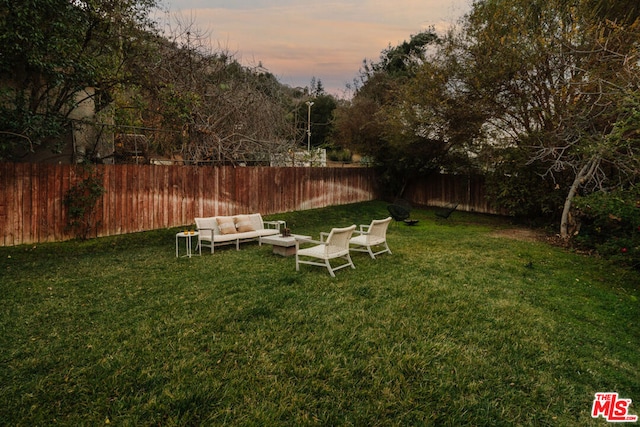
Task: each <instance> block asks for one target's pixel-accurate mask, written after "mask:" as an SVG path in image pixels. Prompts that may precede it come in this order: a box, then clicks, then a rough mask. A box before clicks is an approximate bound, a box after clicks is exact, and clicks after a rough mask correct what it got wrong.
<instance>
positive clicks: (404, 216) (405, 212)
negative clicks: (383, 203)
mask: <svg viewBox="0 0 640 427" xmlns="http://www.w3.org/2000/svg"><path fill="white" fill-rule="evenodd" d="M387 210H388V211H389V214H390V215H391V218H393V219H394V220H395V221H396V223H397V222H400V221H402V222H404V223H405V224H407V225H414V224H416V223H417V222H418V220H416V219H411V218H410V216H411V208H410V207H409V206H408V204H407V205H405V206H403V205H400V204H396V203H394V204H392V205H389V206H387Z"/></svg>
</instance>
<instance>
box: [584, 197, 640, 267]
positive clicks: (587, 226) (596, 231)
mask: <svg viewBox="0 0 640 427" xmlns="http://www.w3.org/2000/svg"><path fill="white" fill-rule="evenodd" d="M575 207H576V220H578V221H579V222H580V232H579V233H578V235H577V236H576V237H575V242H576V244H578V245H579V246H580V247H582V248H585V249H594V250H596V251H597V252H598V253H599V254H600V255H602V256H604V257H606V258H610V259H613V260H615V261H616V262H621V263H624V264H627V265H631V266H633V267H634V268H637V269H640V186H635V187H631V188H629V189H625V190H618V191H614V192H611V193H603V192H598V193H593V194H591V195H589V196H585V197H578V198H577V199H576V201H575Z"/></svg>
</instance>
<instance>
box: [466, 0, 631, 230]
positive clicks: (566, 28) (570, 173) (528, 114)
mask: <svg viewBox="0 0 640 427" xmlns="http://www.w3.org/2000/svg"><path fill="white" fill-rule="evenodd" d="M614 3H615V4H614ZM619 3H625V4H626V6H628V7H621V6H620V4H619ZM621 11H624V12H625V13H622V14H619V13H620V12H621ZM638 16H639V15H638V6H637V2H634V1H624V2H611V1H606V0H583V1H579V2H572V3H571V4H569V3H568V2H565V1H562V0H552V1H539V0H533V1H531V0H527V1H524V0H522V1H520V0H517V1H505V0H487V1H483V2H477V3H474V7H473V10H472V12H471V13H470V14H469V16H468V17H467V20H466V25H465V27H464V40H463V43H462V47H461V49H460V50H459V51H458V54H459V56H460V57H461V58H463V60H464V61H465V66H464V67H463V68H465V69H466V70H467V71H466V74H465V77H464V87H465V88H467V89H468V90H470V91H473V92H475V93H476V94H477V96H478V98H480V99H482V103H483V105H484V108H485V109H486V110H487V112H488V113H489V118H488V120H487V124H486V127H488V128H490V129H491V130H492V134H493V135H499V138H500V140H501V141H503V142H505V143H506V145H507V146H511V147H517V148H518V149H520V150H522V151H523V152H524V153H525V158H526V159H527V163H528V164H529V165H532V164H546V165H547V166H546V169H545V171H544V173H543V175H544V177H545V178H547V179H549V180H552V181H553V182H555V183H556V184H557V186H558V187H559V188H560V189H561V190H563V191H565V201H564V205H563V207H562V214H561V226H560V234H561V235H562V236H563V237H568V226H569V212H570V209H571V203H572V200H573V198H574V197H575V195H576V194H577V193H578V192H579V191H581V190H582V191H587V192H589V191H596V190H605V189H607V188H611V187H615V186H617V185H620V183H622V182H623V181H628V180H629V179H631V180H635V179H637V177H638V172H637V169H635V170H634V168H633V167H631V168H630V167H629V165H633V164H637V159H638V157H637V156H638V152H637V148H636V147H635V146H633V145H632V144H629V141H628V140H626V139H625V138H615V137H614V135H615V134H616V133H615V132H614V130H615V129H616V123H618V122H619V121H620V120H623V121H624V120H625V117H626V116H627V113H628V112H629V110H628V108H626V107H624V106H623V104H624V103H622V104H621V102H620V100H623V99H629V98H630V97H632V98H633V97H635V94H637V91H638V78H637V76H638V71H639V70H638V62H637V57H638V52H637V49H638V41H639V40H640V37H639V32H638V30H639V29H640V28H639V25H640V21H639V20H638ZM461 40H462V39H461ZM634 58H635V59H634ZM493 143H495V141H493ZM522 166H526V165H522Z"/></svg>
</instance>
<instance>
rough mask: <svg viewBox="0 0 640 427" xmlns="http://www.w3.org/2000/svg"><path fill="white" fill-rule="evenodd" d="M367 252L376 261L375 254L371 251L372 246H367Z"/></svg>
mask: <svg viewBox="0 0 640 427" xmlns="http://www.w3.org/2000/svg"><path fill="white" fill-rule="evenodd" d="M367 252H369V256H371V258H373V259H376V256H375V254H374V253H373V251H372V250H371V246H367Z"/></svg>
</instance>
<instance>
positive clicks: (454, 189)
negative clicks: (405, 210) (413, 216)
mask: <svg viewBox="0 0 640 427" xmlns="http://www.w3.org/2000/svg"><path fill="white" fill-rule="evenodd" d="M404 198H406V199H407V200H409V201H411V203H413V204H416V205H421V206H446V205H448V204H450V203H458V210H461V211H467V212H479V213H490V214H504V212H499V211H497V210H496V209H495V208H494V207H493V206H492V205H491V202H490V200H489V199H488V198H487V194H486V187H485V181H484V178H483V177H482V176H477V175H475V176H474V175H471V176H469V175H442V174H432V175H429V176H428V177H424V178H421V179H418V180H415V181H413V182H411V183H410V184H409V185H408V186H407V188H406V189H405V191H404Z"/></svg>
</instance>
